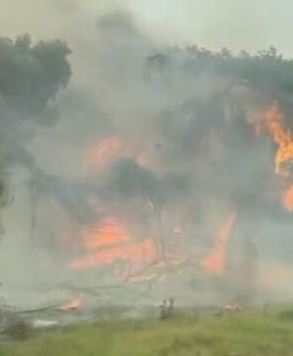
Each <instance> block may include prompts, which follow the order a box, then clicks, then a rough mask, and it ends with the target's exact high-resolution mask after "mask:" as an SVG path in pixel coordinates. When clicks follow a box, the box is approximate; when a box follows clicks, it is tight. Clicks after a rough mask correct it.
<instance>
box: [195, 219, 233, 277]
mask: <svg viewBox="0 0 293 356" xmlns="http://www.w3.org/2000/svg"><path fill="white" fill-rule="evenodd" d="M235 218H236V212H233V213H232V214H231V215H230V216H229V218H228V220H227V221H226V223H225V225H224V226H223V227H222V228H221V229H220V230H219V232H218V234H217V238H216V243H215V246H214V248H213V251H212V252H211V253H210V255H208V256H207V257H206V258H205V259H204V260H203V261H202V268H203V269H204V270H205V271H206V272H209V273H214V274H222V273H224V272H225V264H226V247H227V243H228V239H229V237H230V234H231V231H232V228H233V225H234V221H235Z"/></svg>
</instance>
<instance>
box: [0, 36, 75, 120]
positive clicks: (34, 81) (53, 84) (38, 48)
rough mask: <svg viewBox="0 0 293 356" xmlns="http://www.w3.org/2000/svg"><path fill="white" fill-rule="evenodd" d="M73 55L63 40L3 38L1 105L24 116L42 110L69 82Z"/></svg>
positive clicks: (23, 37)
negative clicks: (69, 56) (45, 40)
mask: <svg viewBox="0 0 293 356" xmlns="http://www.w3.org/2000/svg"><path fill="white" fill-rule="evenodd" d="M69 54H70V50H69V48H68V47H67V45H66V43H64V42H62V41H60V40H55V41H47V42H44V41H41V42H39V43H36V44H32V42H31V38H30V37H29V36H28V35H24V36H19V37H17V38H16V39H15V40H12V39H8V38H4V37H1V38H0V101H1V104H2V105H1V106H4V108H5V109H6V111H13V112H14V113H17V114H18V115H21V116H22V117H28V116H31V115H36V114H39V113H40V112H42V111H43V110H44V109H45V108H46V106H47V105H48V103H49V102H50V101H52V100H53V99H54V98H55V96H56V94H57V93H58V91H59V90H60V89H61V88H64V87H66V85H67V84H68V81H69V79H70V76H71V68H70V64H69V62H68V61H67V56H68V55H69ZM1 109H2V110H3V108H1ZM2 114H3V111H2Z"/></svg>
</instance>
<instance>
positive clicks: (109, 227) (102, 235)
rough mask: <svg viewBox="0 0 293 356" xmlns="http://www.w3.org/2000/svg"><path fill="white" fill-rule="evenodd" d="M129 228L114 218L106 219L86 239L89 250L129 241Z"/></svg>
mask: <svg viewBox="0 0 293 356" xmlns="http://www.w3.org/2000/svg"><path fill="white" fill-rule="evenodd" d="M127 234H128V231H127V226H126V224H125V223H124V222H123V221H119V220H117V219H113V218H107V219H104V220H103V221H102V222H101V224H100V225H99V227H98V229H97V230H96V231H94V232H93V233H90V234H89V236H87V237H86V239H85V246H86V247H87V248H89V249H93V248H102V247H109V246H113V245H117V244H121V243H123V242H126V241H128V240H129V238H128V236H127Z"/></svg>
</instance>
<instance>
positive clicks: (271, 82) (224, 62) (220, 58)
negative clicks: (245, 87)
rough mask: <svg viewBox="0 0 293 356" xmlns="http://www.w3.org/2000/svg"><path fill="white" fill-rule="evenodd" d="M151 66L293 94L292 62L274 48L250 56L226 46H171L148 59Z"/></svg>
mask: <svg viewBox="0 0 293 356" xmlns="http://www.w3.org/2000/svg"><path fill="white" fill-rule="evenodd" d="M147 66H148V68H149V69H151V70H154V71H156V72H157V73H158V72H161V73H164V72H169V73H171V72H172V70H173V69H174V68H177V70H178V69H179V70H182V71H186V72H188V73H189V74H190V75H192V76H193V77H197V76H199V75H201V74H202V73H205V72H213V73H216V74H219V75H225V76H229V77H231V78H233V79H236V80H237V79H238V80H240V81H242V82H243V83H246V84H249V85H251V86H252V87H254V88H256V89H260V90H262V91H273V92H274V93H275V92H276V91H278V90H279V91H283V92H286V93H288V94H291V93H293V61H292V60H291V59H285V58H283V56H282V55H281V54H279V53H278V52H277V50H276V49H275V48H274V47H270V48H269V49H268V50H262V51H258V52H257V53H256V54H254V55H251V54H249V53H247V52H245V51H242V52H240V53H239V54H236V55H234V54H233V53H231V52H230V51H229V50H227V49H226V48H224V49H222V50H221V51H220V52H212V51H208V50H206V49H204V48H198V47H196V46H195V47H190V48H186V49H177V48H175V49H174V48H171V49H167V50H165V51H162V52H159V53H156V54H154V55H152V56H150V57H149V58H148V59H147Z"/></svg>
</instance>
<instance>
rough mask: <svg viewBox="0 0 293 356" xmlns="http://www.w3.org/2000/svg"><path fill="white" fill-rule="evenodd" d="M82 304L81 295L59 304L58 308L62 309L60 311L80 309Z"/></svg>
mask: <svg viewBox="0 0 293 356" xmlns="http://www.w3.org/2000/svg"><path fill="white" fill-rule="evenodd" d="M82 305H83V300H82V298H81V297H78V298H75V299H73V300H71V301H70V302H68V303H67V304H65V305H63V306H61V307H60V308H58V309H59V310H62V311H73V310H78V309H80V308H81V307H82Z"/></svg>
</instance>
